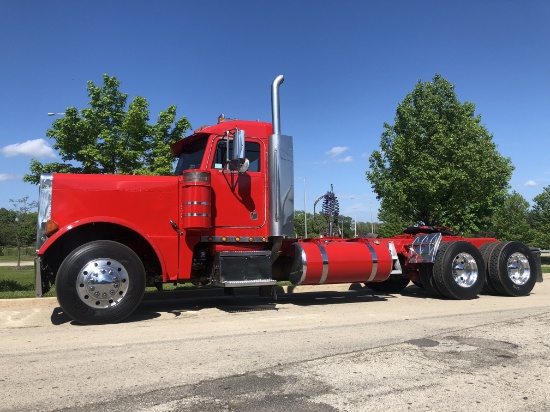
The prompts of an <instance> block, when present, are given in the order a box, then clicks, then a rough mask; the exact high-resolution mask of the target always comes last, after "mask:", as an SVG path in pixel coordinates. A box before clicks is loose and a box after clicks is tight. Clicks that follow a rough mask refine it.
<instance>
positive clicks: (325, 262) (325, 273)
mask: <svg viewBox="0 0 550 412" xmlns="http://www.w3.org/2000/svg"><path fill="white" fill-rule="evenodd" d="M317 246H319V251H320V252H321V257H322V258H323V271H322V272H321V279H319V284H320V285H322V284H323V283H325V281H326V280H327V276H328V256H327V251H326V250H325V247H324V246H323V245H321V244H320V243H318V244H317Z"/></svg>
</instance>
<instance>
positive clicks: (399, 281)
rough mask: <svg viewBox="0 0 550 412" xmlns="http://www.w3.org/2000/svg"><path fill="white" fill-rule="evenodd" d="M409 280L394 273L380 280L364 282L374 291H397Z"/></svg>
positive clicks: (405, 285) (404, 286) (403, 287)
mask: <svg viewBox="0 0 550 412" xmlns="http://www.w3.org/2000/svg"><path fill="white" fill-rule="evenodd" d="M409 282H410V280H409V279H407V278H403V277H400V276H399V275H395V274H394V275H390V277H389V278H387V279H386V280H383V281H382V282H366V283H365V286H366V287H368V288H369V289H372V290H375V291H376V292H382V293H399V292H401V291H402V290H403V289H405V288H406V287H407V285H408V284H409Z"/></svg>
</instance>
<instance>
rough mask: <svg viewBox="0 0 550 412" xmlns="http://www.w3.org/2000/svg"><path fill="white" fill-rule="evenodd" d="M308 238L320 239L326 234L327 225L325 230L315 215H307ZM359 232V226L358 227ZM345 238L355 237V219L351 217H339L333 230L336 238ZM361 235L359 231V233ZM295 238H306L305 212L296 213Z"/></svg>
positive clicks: (298, 211)
mask: <svg viewBox="0 0 550 412" xmlns="http://www.w3.org/2000/svg"><path fill="white" fill-rule="evenodd" d="M306 218H307V236H308V237H320V236H321V235H324V234H325V230H324V229H326V225H324V227H323V228H321V226H320V224H319V223H320V220H319V219H317V218H314V217H313V214H311V213H307V214H306ZM359 223H360V222H358V225H359ZM357 228H358V230H359V226H358V227H357ZM342 231H343V237H345V238H351V237H353V235H354V222H353V218H351V217H349V216H342V215H341V216H339V217H338V225H337V227H334V229H333V235H334V236H340V237H341V236H342ZM358 234H359V231H358ZM294 236H296V237H305V222H304V211H303V210H296V211H295V212H294Z"/></svg>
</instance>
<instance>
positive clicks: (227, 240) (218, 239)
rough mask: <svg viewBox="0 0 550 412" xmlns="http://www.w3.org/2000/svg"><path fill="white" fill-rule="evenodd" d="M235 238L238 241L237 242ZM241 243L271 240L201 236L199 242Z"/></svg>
mask: <svg viewBox="0 0 550 412" xmlns="http://www.w3.org/2000/svg"><path fill="white" fill-rule="evenodd" d="M223 238H225V240H223ZM237 238H239V239H240V240H237ZM243 241H245V242H250V243H268V242H271V240H270V239H269V238H268V237H265V236H201V242H209V243H235V242H239V243H242V242H243Z"/></svg>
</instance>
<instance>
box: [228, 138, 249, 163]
mask: <svg viewBox="0 0 550 412" xmlns="http://www.w3.org/2000/svg"><path fill="white" fill-rule="evenodd" d="M244 138H245V133H244V130H238V129H237V131H236V132H235V135H234V136H233V156H232V159H231V160H230V161H229V163H230V164H231V167H232V169H234V170H238V171H239V173H244V172H246V171H247V170H248V167H249V165H250V162H249V161H248V159H246V158H245V157H244V156H245V151H244Z"/></svg>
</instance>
